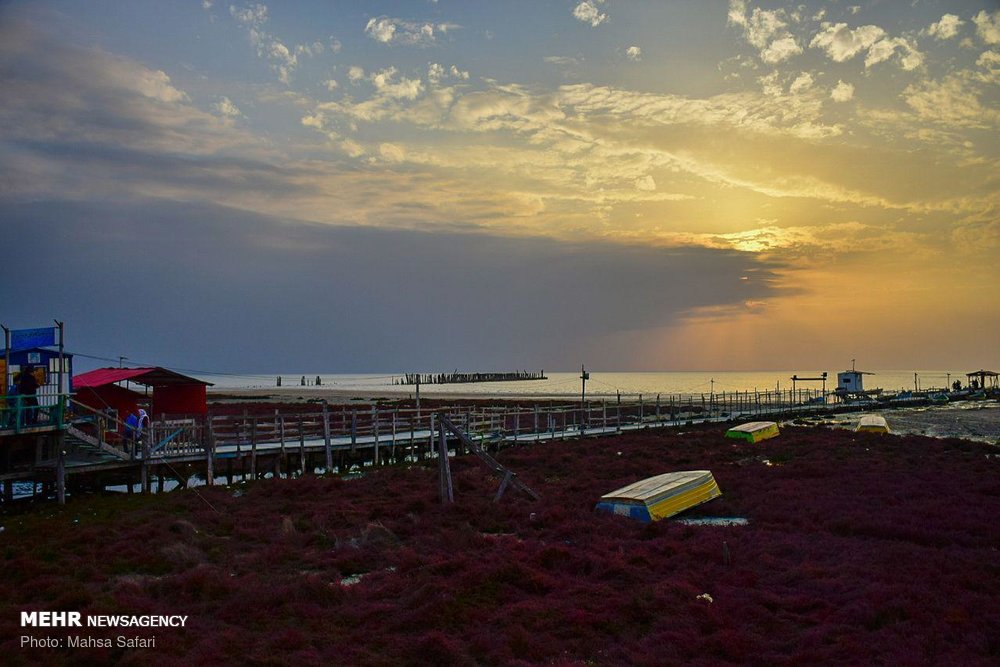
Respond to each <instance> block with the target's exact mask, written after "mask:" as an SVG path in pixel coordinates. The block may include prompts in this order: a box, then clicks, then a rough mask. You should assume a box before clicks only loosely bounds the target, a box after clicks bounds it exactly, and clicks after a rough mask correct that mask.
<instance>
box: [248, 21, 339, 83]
mask: <svg viewBox="0 0 1000 667" xmlns="http://www.w3.org/2000/svg"><path fill="white" fill-rule="evenodd" d="M229 14H230V15H231V16H232V17H233V18H234V19H235V20H236V22H237V23H240V24H242V25H243V26H244V27H245V28H246V30H247V34H248V35H249V37H250V43H251V44H253V46H254V48H256V49H257V56H258V57H260V58H264V59H266V60H268V61H269V62H270V65H271V69H272V70H274V71H275V72H276V73H277V74H278V80H279V81H281V82H282V83H284V84H286V85H287V84H289V83H290V78H291V74H292V72H293V71H295V68H296V67H298V64H299V61H298V56H297V55H296V52H294V51H292V50H291V49H289V48H288V47H287V46H285V45H284V44H283V43H282V42H281V40H279V39H277V38H276V37H274V36H273V35H271V34H270V33H268V32H267V31H266V30H264V26H265V25H266V24H267V22H268V9H267V5H263V4H259V3H258V4H252V5H247V6H245V7H237V6H235V5H229ZM316 47H318V48H319V49H322V44H319V43H316V44H312V45H302V46H300V47H299V48H301V49H303V51H301V52H300V53H306V52H307V51H308V52H309V55H312V51H313V50H314V49H315V48H316Z"/></svg>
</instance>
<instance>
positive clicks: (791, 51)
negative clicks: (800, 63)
mask: <svg viewBox="0 0 1000 667" xmlns="http://www.w3.org/2000/svg"><path fill="white" fill-rule="evenodd" d="M799 53H802V47H801V46H799V45H798V42H796V41H795V38H794V37H792V36H791V35H789V36H788V37H782V38H780V39H776V40H774V41H773V42H771V43H770V44H768V45H767V47H766V48H765V49H764V50H763V51H761V52H760V59H761V60H763V61H764V62H766V63H768V64H771V65H773V64H775V63H780V62H782V61H785V60H788V59H789V58H791V57H792V56H794V55H798V54H799Z"/></svg>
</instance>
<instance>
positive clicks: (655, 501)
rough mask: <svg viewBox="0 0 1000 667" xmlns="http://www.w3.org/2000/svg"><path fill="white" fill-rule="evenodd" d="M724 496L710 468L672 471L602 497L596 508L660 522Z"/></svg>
mask: <svg viewBox="0 0 1000 667" xmlns="http://www.w3.org/2000/svg"><path fill="white" fill-rule="evenodd" d="M721 495H722V491H720V490H719V485H718V484H717V483H716V482H715V477H713V476H712V472H711V471H710V470H685V471H682V472H668V473H665V474H663V475H657V476H656V477H649V478H647V479H643V480H639V481H638V482H635V483H633V484H629V485H628V486H624V487H622V488H620V489H618V490H616V491H612V492H611V493H607V494H605V495H603V496H601V500H600V502H598V503H597V507H596V508H595V509H596V511H598V512H607V513H609V514H617V515H619V516H627V517H631V518H633V519H638V520H639V521H646V522H649V521H659V520H660V519H666V518H667V517H671V516H673V515H675V514H678V513H680V512H683V511H684V510H686V509H689V508H691V507H694V506H695V505H700V504H702V503H704V502H708V501H709V500H712V499H713V498H718V497H719V496H721Z"/></svg>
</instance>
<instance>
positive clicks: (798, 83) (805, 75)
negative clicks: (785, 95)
mask: <svg viewBox="0 0 1000 667" xmlns="http://www.w3.org/2000/svg"><path fill="white" fill-rule="evenodd" d="M812 85H813V76H812V74H810V73H809V72H802V73H801V74H799V75H798V76H797V77H795V80H794V81H792V85H791V86H789V88H788V91H789V92H790V93H792V94H793V95H798V94H799V93H804V92H805V91H807V90H809V89H810V88H812Z"/></svg>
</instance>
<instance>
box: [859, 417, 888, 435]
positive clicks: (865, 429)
mask: <svg viewBox="0 0 1000 667" xmlns="http://www.w3.org/2000/svg"><path fill="white" fill-rule="evenodd" d="M854 430H855V432H857V433H892V431H890V430H889V424H888V423H887V422H886V421H885V417H883V416H882V415H862V417H861V419H859V420H858V425H857V426H855V427H854Z"/></svg>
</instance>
